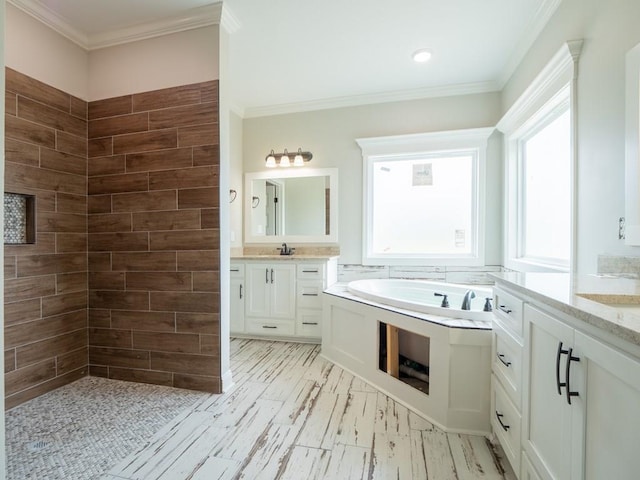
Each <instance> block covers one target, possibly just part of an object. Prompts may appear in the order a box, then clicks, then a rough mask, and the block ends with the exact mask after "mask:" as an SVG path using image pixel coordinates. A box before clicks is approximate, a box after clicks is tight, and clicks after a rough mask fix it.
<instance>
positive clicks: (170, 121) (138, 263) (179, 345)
mask: <svg viewBox="0 0 640 480" xmlns="http://www.w3.org/2000/svg"><path fill="white" fill-rule="evenodd" d="M88 132H89V133H88V138H89V140H88V157H89V160H88V175H89V181H88V194H89V198H88V205H89V207H88V209H89V240H88V241H89V344H90V347H89V363H90V367H89V368H90V373H91V374H92V375H99V376H108V377H110V378H116V379H120V380H131V381H138V382H148V383H156V384H162V385H172V386H176V387H182V388H191V389H197V390H206V391H211V392H218V391H219V389H220V362H219V358H220V357H219V344H220V341H219V317H220V315H219V312H220V302H219V298H220V287H219V270H220V269H219V265H220V258H219V255H220V251H219V243H220V239H219V224H218V218H219V215H218V207H219V190H218V188H219V179H218V173H219V134H218V82H217V81H212V82H204V83H199V84H194V85H186V86H180V87H175V88H169V89H165V90H159V91H154V92H147V93H141V94H134V95H127V96H122V97H117V98H111V99H106V100H100V101H95V102H90V103H89V125H88ZM42 268H44V267H42Z"/></svg>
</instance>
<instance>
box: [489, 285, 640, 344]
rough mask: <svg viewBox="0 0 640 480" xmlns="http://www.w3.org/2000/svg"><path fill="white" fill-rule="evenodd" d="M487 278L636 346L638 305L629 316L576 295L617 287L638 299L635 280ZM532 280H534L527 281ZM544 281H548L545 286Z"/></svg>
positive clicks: (639, 290) (639, 340) (639, 331)
mask: <svg viewBox="0 0 640 480" xmlns="http://www.w3.org/2000/svg"><path fill="white" fill-rule="evenodd" d="M489 275H490V276H491V277H492V278H494V279H495V280H496V283H497V284H498V285H499V284H501V283H503V284H506V285H507V286H508V287H509V288H510V289H511V290H513V291H514V292H517V293H521V294H522V295H526V296H528V297H530V298H531V299H533V300H537V301H539V302H541V303H543V304H545V305H548V306H549V307H552V308H554V309H556V310H558V311H560V312H562V313H564V314H567V315H569V316H570V317H572V318H575V319H576V320H579V321H581V322H584V323H585V324H587V325H591V326H592V327H596V328H598V329H600V330H602V331H604V332H608V333H610V334H612V335H613V336H615V337H617V338H618V339H622V340H624V341H626V342H629V343H631V344H633V345H635V346H636V347H640V305H639V308H638V311H637V313H632V312H628V311H624V310H622V309H620V308H616V307H613V306H610V305H606V304H602V303H599V302H596V301H593V300H589V299H587V298H584V297H581V296H579V295H577V293H592V294H598V295H603V296H606V295H607V294H610V295H611V294H613V292H612V290H615V289H616V288H619V289H622V290H624V291H635V292H637V293H636V294H637V295H639V296H640V281H638V280H632V279H623V278H610V277H609V278H602V277H598V276H597V275H572V274H564V273H490V274H489ZM532 279H534V280H536V281H531V280H532ZM545 279H547V280H549V282H546V283H545V282H544V280H545ZM554 285H555V288H556V289H555V290H554Z"/></svg>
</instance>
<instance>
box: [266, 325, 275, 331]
mask: <svg viewBox="0 0 640 480" xmlns="http://www.w3.org/2000/svg"><path fill="white" fill-rule="evenodd" d="M262 328H270V329H272V330H275V329H276V328H278V327H272V326H271V325H262Z"/></svg>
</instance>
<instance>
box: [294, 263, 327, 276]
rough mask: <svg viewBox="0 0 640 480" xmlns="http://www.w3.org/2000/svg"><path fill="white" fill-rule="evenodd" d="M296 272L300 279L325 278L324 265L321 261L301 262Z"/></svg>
mask: <svg viewBox="0 0 640 480" xmlns="http://www.w3.org/2000/svg"><path fill="white" fill-rule="evenodd" d="M296 273H297V275H298V279H300V280H323V279H324V265H323V264H321V263H304V262H303V263H299V264H298V270H297V272H296Z"/></svg>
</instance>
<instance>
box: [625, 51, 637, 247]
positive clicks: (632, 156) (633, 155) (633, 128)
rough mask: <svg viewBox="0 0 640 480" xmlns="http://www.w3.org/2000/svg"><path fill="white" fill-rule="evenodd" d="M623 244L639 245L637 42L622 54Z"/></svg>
mask: <svg viewBox="0 0 640 480" xmlns="http://www.w3.org/2000/svg"><path fill="white" fill-rule="evenodd" d="M625 102H626V110H625V209H624V210H625V212H624V214H625V224H626V225H625V242H624V243H625V245H632V246H639V245H640V139H639V138H638V128H639V126H640V43H639V44H637V45H636V46H635V47H633V48H632V49H631V50H629V52H627V56H626V78H625Z"/></svg>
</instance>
